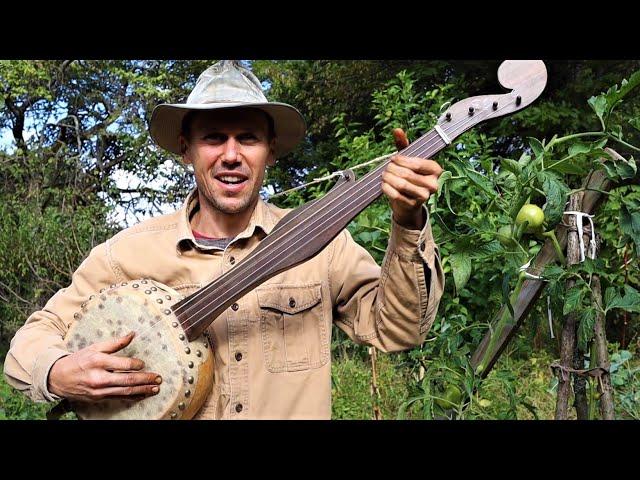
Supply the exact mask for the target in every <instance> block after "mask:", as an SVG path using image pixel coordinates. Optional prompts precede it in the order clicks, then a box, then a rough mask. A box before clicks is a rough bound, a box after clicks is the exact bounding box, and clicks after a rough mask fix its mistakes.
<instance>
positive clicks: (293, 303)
mask: <svg viewBox="0 0 640 480" xmlns="http://www.w3.org/2000/svg"><path fill="white" fill-rule="evenodd" d="M289 306H290V307H291V308H293V307H295V306H296V299H295V298H293V297H291V298H289Z"/></svg>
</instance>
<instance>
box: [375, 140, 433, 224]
mask: <svg viewBox="0 0 640 480" xmlns="http://www.w3.org/2000/svg"><path fill="white" fill-rule="evenodd" d="M393 136H394V139H395V142H396V148H397V149H398V150H401V149H403V148H406V147H407V146H409V140H408V139H407V135H406V134H405V133H404V131H403V130H402V129H401V128H394V129H393ZM442 171H443V170H442V167H441V166H440V165H438V164H437V163H436V162H434V161H433V160H428V159H426V158H420V157H407V156H404V155H395V156H394V157H391V161H390V162H389V165H387V168H386V169H385V171H384V172H383V174H382V191H383V192H384V194H385V195H386V196H387V197H388V198H389V201H390V202H391V210H392V211H393V218H394V219H395V221H396V223H398V224H400V225H401V226H403V227H405V228H408V229H410V230H421V229H422V228H423V227H424V224H425V218H424V215H423V213H422V205H423V204H424V202H426V201H427V200H428V199H429V197H430V196H431V194H432V193H436V192H437V191H438V177H439V176H440V175H441V174H442Z"/></svg>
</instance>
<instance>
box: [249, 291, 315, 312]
mask: <svg viewBox="0 0 640 480" xmlns="http://www.w3.org/2000/svg"><path fill="white" fill-rule="evenodd" d="M320 286H321V285H320V283H316V284H312V285H302V286H301V285H269V286H267V287H262V288H258V289H256V293H257V294H258V304H259V305H260V307H261V308H272V309H274V310H278V311H280V312H284V313H288V314H290V315H293V314H296V313H298V312H301V311H303V310H306V309H308V308H311V307H314V306H315V305H317V304H318V303H319V302H320V300H321V299H322V293H321V290H320Z"/></svg>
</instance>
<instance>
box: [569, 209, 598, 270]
mask: <svg viewBox="0 0 640 480" xmlns="http://www.w3.org/2000/svg"><path fill="white" fill-rule="evenodd" d="M563 213H564V214H565V215H575V216H576V228H577V230H578V240H579V241H580V262H584V258H585V256H584V240H583V239H582V236H583V235H584V231H583V228H582V217H587V218H588V219H589V223H590V224H591V240H589V258H591V259H594V258H596V231H595V227H594V226H593V220H591V219H592V218H593V215H589V214H588V213H584V212H574V211H569V212H563Z"/></svg>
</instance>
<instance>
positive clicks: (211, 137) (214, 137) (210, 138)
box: [204, 133, 225, 142]
mask: <svg viewBox="0 0 640 480" xmlns="http://www.w3.org/2000/svg"><path fill="white" fill-rule="evenodd" d="M224 138H225V137H224V135H220V134H218V133H210V134H208V135H206V136H205V137H204V139H205V140H208V141H210V142H223V141H224Z"/></svg>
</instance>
